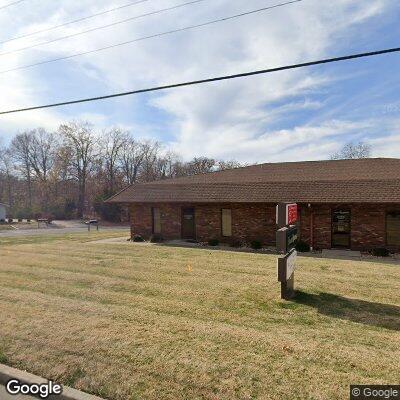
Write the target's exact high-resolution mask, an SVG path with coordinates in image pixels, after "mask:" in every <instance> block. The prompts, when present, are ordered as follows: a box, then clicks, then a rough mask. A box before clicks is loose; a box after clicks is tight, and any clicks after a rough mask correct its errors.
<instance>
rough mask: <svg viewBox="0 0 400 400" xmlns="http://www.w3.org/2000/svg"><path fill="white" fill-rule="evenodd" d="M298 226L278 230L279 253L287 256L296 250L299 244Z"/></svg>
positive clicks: (277, 243)
mask: <svg viewBox="0 0 400 400" xmlns="http://www.w3.org/2000/svg"><path fill="white" fill-rule="evenodd" d="M297 237H298V232H297V226H296V225H291V226H289V227H285V228H281V229H278V231H277V232H276V248H277V250H278V253H281V254H282V253H284V254H286V253H287V252H289V251H290V250H292V249H294V248H295V247H296V244H297Z"/></svg>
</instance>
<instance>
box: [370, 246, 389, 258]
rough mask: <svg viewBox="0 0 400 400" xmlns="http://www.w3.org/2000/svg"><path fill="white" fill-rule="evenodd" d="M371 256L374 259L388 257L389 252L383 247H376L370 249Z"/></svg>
mask: <svg viewBox="0 0 400 400" xmlns="http://www.w3.org/2000/svg"><path fill="white" fill-rule="evenodd" d="M371 253H372V255H373V256H375V257H389V254H390V252H389V250H388V249H386V248H385V247H377V248H375V249H372V252H371Z"/></svg>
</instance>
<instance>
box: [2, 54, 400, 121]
mask: <svg viewBox="0 0 400 400" xmlns="http://www.w3.org/2000/svg"><path fill="white" fill-rule="evenodd" d="M397 52H400V47H396V48H392V49H384V50H377V51H372V52H369V53H358V54H350V55H347V56H342V57H335V58H326V59H323V60H318V61H310V62H305V63H301V64H292V65H285V66H282V67H276V68H269V69H262V70H258V71H250V72H243V73H240V74H234V75H223V76H218V77H213V78H207V79H199V80H196V81H189V82H181V83H173V84H169V85H163V86H155V87H151V88H147V89H138V90H132V91H130V92H121V93H114V94H109V95H106V96H99V97H90V98H86V99H79V100H71V101H64V102H62V103H52V104H46V105H42V106H34V107H27V108H19V109H15V110H9V111H1V112H0V115H2V114H12V113H17V112H22V111H30V110H39V109H42V108H50V107H59V106H65V105H69V104H77V103H86V102H90V101H97V100H104V99H111V98H113V97H122V96H128V95H133V94H139V93H148V92H156V91H160V90H166V89H173V88H179V87H184V86H193V85H200V84H204V83H210V82H218V81H224V80H229V79H236V78H244V77H248V76H254V75H261V74H268V73H272V72H278V71H286V70H291V69H298V68H304V67H310V66H313V65H321V64H328V63H334V62H339V61H347V60H354V59H357V58H364V57H372V56H378V55H382V54H389V53H397Z"/></svg>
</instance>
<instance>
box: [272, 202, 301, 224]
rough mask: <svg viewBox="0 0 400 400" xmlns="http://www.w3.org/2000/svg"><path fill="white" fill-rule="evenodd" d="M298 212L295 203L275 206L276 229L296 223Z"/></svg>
mask: <svg viewBox="0 0 400 400" xmlns="http://www.w3.org/2000/svg"><path fill="white" fill-rule="evenodd" d="M297 219H298V211H297V204H296V203H281V204H278V205H277V206H276V224H277V225H278V228H282V227H284V226H287V225H293V224H295V223H296V222H297Z"/></svg>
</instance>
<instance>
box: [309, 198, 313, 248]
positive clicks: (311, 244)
mask: <svg viewBox="0 0 400 400" xmlns="http://www.w3.org/2000/svg"><path fill="white" fill-rule="evenodd" d="M308 208H309V209H310V251H313V250H314V212H313V208H312V206H311V204H308Z"/></svg>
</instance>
